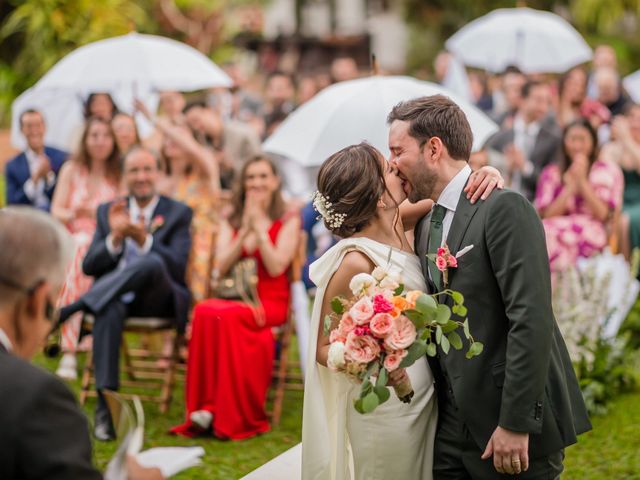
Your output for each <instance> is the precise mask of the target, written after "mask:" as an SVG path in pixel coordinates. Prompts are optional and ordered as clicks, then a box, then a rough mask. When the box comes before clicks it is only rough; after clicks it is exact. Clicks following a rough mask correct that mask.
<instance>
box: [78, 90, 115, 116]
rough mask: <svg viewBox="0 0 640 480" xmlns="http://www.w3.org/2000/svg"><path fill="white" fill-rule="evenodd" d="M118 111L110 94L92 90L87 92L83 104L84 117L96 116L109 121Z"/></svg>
mask: <svg viewBox="0 0 640 480" xmlns="http://www.w3.org/2000/svg"><path fill="white" fill-rule="evenodd" d="M116 113H118V107H117V106H116V103H115V102H114V101H113V98H112V97H111V95H110V94H108V93H104V92H94V93H91V94H89V96H88V97H87V101H86V102H85V104H84V118H85V119H87V120H88V119H90V118H91V117H98V118H101V119H103V120H106V121H107V122H110V121H111V120H112V119H113V117H114V116H115V115H116Z"/></svg>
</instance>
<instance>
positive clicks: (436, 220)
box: [427, 204, 447, 288]
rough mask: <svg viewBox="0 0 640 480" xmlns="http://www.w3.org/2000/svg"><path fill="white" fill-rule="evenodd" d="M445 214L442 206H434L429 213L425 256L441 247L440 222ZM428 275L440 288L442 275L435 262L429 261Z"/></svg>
mask: <svg viewBox="0 0 640 480" xmlns="http://www.w3.org/2000/svg"><path fill="white" fill-rule="evenodd" d="M446 213H447V209H446V208H445V207H443V206H442V205H438V204H435V205H434V206H433V210H432V211H431V226H430V227H429V245H428V247H427V254H436V253H437V252H438V248H440V247H441V245H442V230H443V229H442V220H444V216H445V215H446ZM427 264H428V265H429V273H430V274H431V280H433V283H435V284H436V286H437V287H438V288H439V287H440V277H441V275H442V273H441V272H440V270H438V268H437V267H436V264H435V262H432V261H431V260H429V261H428V262H427Z"/></svg>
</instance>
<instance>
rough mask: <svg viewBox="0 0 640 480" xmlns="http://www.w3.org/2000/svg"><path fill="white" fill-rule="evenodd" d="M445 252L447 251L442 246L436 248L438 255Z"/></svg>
mask: <svg viewBox="0 0 640 480" xmlns="http://www.w3.org/2000/svg"><path fill="white" fill-rule="evenodd" d="M445 253H447V251H446V250H445V249H444V248H442V247H440V248H438V256H439V257H442V256H444V254H445Z"/></svg>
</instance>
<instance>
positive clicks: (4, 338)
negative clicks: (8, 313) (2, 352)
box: [0, 328, 13, 352]
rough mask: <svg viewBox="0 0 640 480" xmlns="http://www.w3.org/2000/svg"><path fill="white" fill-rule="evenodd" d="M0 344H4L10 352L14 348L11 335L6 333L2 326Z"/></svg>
mask: <svg viewBox="0 0 640 480" xmlns="http://www.w3.org/2000/svg"><path fill="white" fill-rule="evenodd" d="M0 344H2V345H3V346H4V348H6V349H7V352H10V351H11V350H12V349H13V346H12V345H11V340H9V337H8V336H7V334H6V333H4V330H2V328H0Z"/></svg>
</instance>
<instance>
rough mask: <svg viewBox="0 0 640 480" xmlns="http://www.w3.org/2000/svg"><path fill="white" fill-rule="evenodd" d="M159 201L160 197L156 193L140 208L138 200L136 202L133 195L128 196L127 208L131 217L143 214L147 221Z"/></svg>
mask: <svg viewBox="0 0 640 480" xmlns="http://www.w3.org/2000/svg"><path fill="white" fill-rule="evenodd" d="M159 201H160V197H159V196H158V195H155V196H154V197H153V198H152V199H151V201H150V202H149V203H148V204H147V206H146V207H144V208H143V209H140V207H139V206H138V202H136V199H135V198H133V197H131V198H129V209H130V211H131V217H132V218H134V219H136V218H137V217H139V216H140V214H142V215H144V218H145V220H146V221H147V222H149V220H151V215H153V211H154V210H155V209H156V207H157V206H158V202H159Z"/></svg>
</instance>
